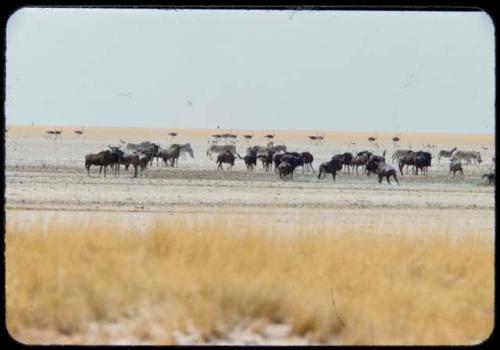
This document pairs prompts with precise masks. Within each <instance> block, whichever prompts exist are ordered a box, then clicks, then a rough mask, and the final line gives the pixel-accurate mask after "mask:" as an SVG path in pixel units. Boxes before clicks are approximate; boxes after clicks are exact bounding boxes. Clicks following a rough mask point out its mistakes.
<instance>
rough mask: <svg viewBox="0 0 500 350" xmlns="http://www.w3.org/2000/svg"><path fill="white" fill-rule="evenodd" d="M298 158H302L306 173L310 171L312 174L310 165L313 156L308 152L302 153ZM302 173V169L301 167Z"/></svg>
mask: <svg viewBox="0 0 500 350" xmlns="http://www.w3.org/2000/svg"><path fill="white" fill-rule="evenodd" d="M300 156H301V157H302V163H303V164H304V165H305V168H306V169H305V170H306V172H307V171H309V169H311V170H312V172H313V173H314V168H313V165H312V162H313V160H314V157H313V155H312V154H311V153H309V152H302V153H301V154H300ZM302 171H304V167H302Z"/></svg>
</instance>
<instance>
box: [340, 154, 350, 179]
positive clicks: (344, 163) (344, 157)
mask: <svg viewBox="0 0 500 350" xmlns="http://www.w3.org/2000/svg"><path fill="white" fill-rule="evenodd" d="M352 160H353V156H352V153H349V152H345V153H343V154H342V167H343V168H344V174H345V171H346V169H347V173H348V174H349V175H351V164H352Z"/></svg>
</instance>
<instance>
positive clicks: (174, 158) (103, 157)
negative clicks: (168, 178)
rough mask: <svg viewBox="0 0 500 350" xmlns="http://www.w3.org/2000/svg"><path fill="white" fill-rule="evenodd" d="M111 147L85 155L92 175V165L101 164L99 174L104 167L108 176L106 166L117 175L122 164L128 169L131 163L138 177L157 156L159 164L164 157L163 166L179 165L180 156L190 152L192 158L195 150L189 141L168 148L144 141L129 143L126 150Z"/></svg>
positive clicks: (88, 169) (88, 172) (88, 171)
mask: <svg viewBox="0 0 500 350" xmlns="http://www.w3.org/2000/svg"><path fill="white" fill-rule="evenodd" d="M108 147H109V149H107V150H104V151H101V152H99V153H91V154H87V155H86V156H85V168H87V174H88V175H89V176H90V167H91V166H92V165H94V166H99V176H101V171H102V169H103V168H104V177H106V168H107V167H108V166H109V167H110V168H111V169H112V170H113V173H114V175H115V176H119V174H120V165H124V166H125V170H126V171H128V168H129V166H130V165H132V166H133V168H134V177H137V175H139V170H140V174H142V172H143V171H144V170H145V169H146V168H147V166H148V164H150V165H152V164H153V159H154V158H156V165H158V160H159V158H161V159H162V165H163V166H171V167H177V166H178V164H179V156H180V155H181V154H183V153H189V154H190V156H191V158H193V157H194V154H193V150H192V148H191V145H190V144H189V143H186V144H184V145H180V144H172V145H170V146H169V147H168V148H165V149H163V148H161V147H160V145H159V144H156V143H153V142H149V141H144V142H141V143H138V144H135V143H127V144H126V146H125V151H123V150H122V149H121V145H119V146H111V145H108Z"/></svg>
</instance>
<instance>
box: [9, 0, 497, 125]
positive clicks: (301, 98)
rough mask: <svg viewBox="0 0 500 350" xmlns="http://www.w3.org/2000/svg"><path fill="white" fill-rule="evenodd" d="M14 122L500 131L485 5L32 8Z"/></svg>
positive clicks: (13, 58) (12, 63)
mask: <svg viewBox="0 0 500 350" xmlns="http://www.w3.org/2000/svg"><path fill="white" fill-rule="evenodd" d="M6 37H7V53H6V55H7V56H6V59H7V61H6V65H7V67H6V73H7V75H6V101H5V104H6V105H5V110H6V122H7V124H31V123H35V125H39V124H43V125H54V126H55V125H75V126H140V127H167V128H183V127H191V128H215V127H216V126H217V125H220V127H221V128H224V129H230V128H234V129H276V130H280V129H294V130H297V129H306V130H318V131H320V130H332V131H376V132H411V131H415V132H459V133H460V132H466V133H494V125H495V46H494V45H495V42H494V41H495V28H494V26H493V23H492V21H491V19H490V17H489V16H488V15H487V14H486V13H484V12H381V11H300V12H295V13H293V12H292V11H270V10H269V11H267V10H149V9H77V8H72V9H37V8H30V9H28V8H25V9H22V10H20V11H18V12H16V13H15V14H13V15H12V17H11V18H10V19H9V22H8V24H7V34H6Z"/></svg>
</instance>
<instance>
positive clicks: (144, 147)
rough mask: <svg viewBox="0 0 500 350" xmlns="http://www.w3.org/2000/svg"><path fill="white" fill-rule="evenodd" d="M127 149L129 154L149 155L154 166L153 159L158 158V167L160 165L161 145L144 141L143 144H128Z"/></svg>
mask: <svg viewBox="0 0 500 350" xmlns="http://www.w3.org/2000/svg"><path fill="white" fill-rule="evenodd" d="M125 149H126V150H127V151H129V152H132V153H133V152H141V153H144V154H145V155H147V157H148V159H149V162H150V164H151V165H153V158H156V165H158V152H159V150H160V145H159V144H157V143H154V142H150V141H144V142H141V143H127V145H126V146H125Z"/></svg>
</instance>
